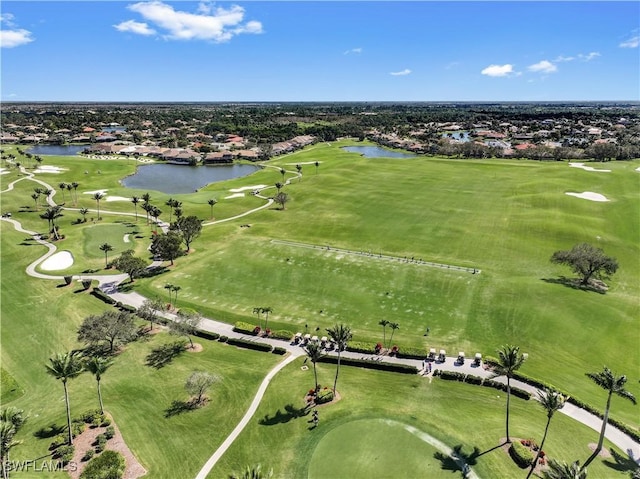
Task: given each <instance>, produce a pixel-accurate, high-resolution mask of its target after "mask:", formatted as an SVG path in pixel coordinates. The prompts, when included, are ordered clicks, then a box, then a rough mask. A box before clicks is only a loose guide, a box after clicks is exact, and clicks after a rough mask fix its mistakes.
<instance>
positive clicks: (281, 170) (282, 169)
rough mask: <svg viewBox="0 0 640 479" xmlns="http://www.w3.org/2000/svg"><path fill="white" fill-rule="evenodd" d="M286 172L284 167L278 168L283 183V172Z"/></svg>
mask: <svg viewBox="0 0 640 479" xmlns="http://www.w3.org/2000/svg"><path fill="white" fill-rule="evenodd" d="M285 173H286V171H285V170H284V168H280V174H281V175H282V182H283V183H284V174H285Z"/></svg>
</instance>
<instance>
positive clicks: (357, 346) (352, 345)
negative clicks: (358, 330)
mask: <svg viewBox="0 0 640 479" xmlns="http://www.w3.org/2000/svg"><path fill="white" fill-rule="evenodd" d="M345 349H346V350H347V351H351V352H353V353H362V354H376V345H375V344H374V345H373V346H372V345H371V343H363V342H359V341H350V342H348V343H347V347H346V348H345Z"/></svg>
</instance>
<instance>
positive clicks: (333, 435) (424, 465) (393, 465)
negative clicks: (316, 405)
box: [308, 419, 451, 479]
mask: <svg viewBox="0 0 640 479" xmlns="http://www.w3.org/2000/svg"><path fill="white" fill-rule="evenodd" d="M429 438H430V437H429V436H428V435H427V434H425V433H423V432H421V431H418V430H416V429H415V428H413V427H411V426H408V425H405V424H402V423H400V422H397V421H390V420H385V419H358V420H355V421H350V422H347V423H343V424H341V425H339V426H338V427H336V428H334V429H332V430H331V431H329V432H328V433H327V434H326V435H325V436H324V437H323V438H322V439H321V440H320V442H319V443H318V445H317V447H316V449H315V450H314V452H313V455H312V457H311V461H310V462H309V474H308V477H309V478H310V479H316V478H326V477H349V478H350V479H356V478H369V477H379V478H381V477H430V478H439V477H450V476H451V470H444V469H443V464H448V463H450V462H451V461H447V460H446V459H445V458H446V456H448V454H446V453H444V451H439V450H438V449H437V448H436V447H434V446H433V445H431V444H430V443H429V442H427V441H428V440H429ZM443 460H444V461H443Z"/></svg>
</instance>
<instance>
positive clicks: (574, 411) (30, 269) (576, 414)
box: [0, 167, 640, 479]
mask: <svg viewBox="0 0 640 479" xmlns="http://www.w3.org/2000/svg"><path fill="white" fill-rule="evenodd" d="M20 169H21V171H22V172H23V173H24V174H26V175H27V176H26V177H23V178H20V179H18V180H16V181H14V182H12V183H10V184H9V185H8V186H7V188H6V189H5V190H3V191H1V192H0V193H3V192H7V191H10V190H11V189H12V188H13V184H14V183H16V182H17V181H21V180H24V179H29V180H32V181H35V182H37V183H40V184H41V185H43V186H45V187H46V188H48V189H51V190H53V191H54V193H53V194H52V195H51V196H49V197H48V198H47V201H48V203H49V205H51V206H54V205H55V202H54V201H53V196H54V195H55V191H56V190H55V188H53V187H52V186H51V185H49V184H47V183H45V182H44V181H42V180H38V179H35V178H34V177H33V176H34V175H33V174H31V173H28V172H27V171H26V170H25V169H24V168H23V167H21V168H20ZM291 173H294V174H296V173H295V172H291ZM290 181H291V180H290V179H289V180H287V183H289V182H290ZM262 198H264V199H268V198H265V197H262ZM271 201H272V200H270V201H268V202H267V204H266V205H264V206H262V207H259V208H257V209H254V210H251V211H248V212H245V213H242V214H241V215H238V216H236V217H232V218H226V219H225V220H224V221H229V220H231V219H236V218H239V217H242V216H246V215H247V214H250V213H252V212H254V211H257V210H260V209H263V208H264V207H266V206H269V204H271ZM101 213H102V214H118V215H132V213H130V214H128V213H121V212H117V213H116V212H109V211H101ZM0 219H1V220H2V221H7V222H9V223H11V224H12V225H13V226H14V228H15V229H16V230H17V231H19V232H22V233H27V234H29V235H31V236H33V238H34V239H35V240H36V241H37V242H38V243H40V244H42V245H44V246H46V247H47V248H48V251H47V252H46V253H45V254H44V255H43V256H41V257H40V258H38V259H37V260H35V261H34V262H32V263H31V264H30V265H29V266H27V268H26V273H27V274H28V275H30V276H33V277H36V278H40V279H51V280H62V279H64V276H55V275H44V274H41V273H38V272H37V271H36V270H35V268H36V266H37V265H38V264H40V263H41V262H42V261H44V260H45V259H47V258H48V257H49V256H51V255H52V254H53V253H54V252H55V251H56V246H55V245H53V244H52V243H49V242H48V241H45V240H42V239H41V238H40V236H39V235H38V234H37V233H36V232H33V231H28V230H25V229H23V228H22V225H21V224H20V222H18V221H16V220H13V219H9V218H0ZM213 223H217V222H210V223H205V224H204V225H210V224H213ZM159 225H160V226H161V227H162V228H163V229H164V228H166V227H168V225H166V224H165V223H160V222H159ZM282 243H283V244H285V243H288V242H282ZM292 246H293V244H292ZM295 246H304V247H308V248H309V247H310V248H314V247H315V246H314V245H303V244H300V245H298V244H296V245H295ZM344 252H345V253H351V254H355V253H356V252H353V251H347V250H344ZM374 256H375V255H374ZM385 259H387V258H385ZM393 259H396V260H397V258H393ZM158 264H160V262H155V263H152V265H150V267H155V266H157V265H158ZM434 266H438V267H447V265H434ZM449 267H450V266H449ZM456 268H460V267H456ZM460 269H465V270H468V271H469V272H471V271H472V269H470V268H460ZM473 271H476V272H479V271H477V270H473ZM74 277H75V278H77V279H79V280H82V279H92V280H93V279H95V280H98V282H99V288H100V289H101V290H102V291H103V292H105V293H106V294H107V295H109V296H110V297H112V298H113V299H114V300H115V301H117V302H120V303H122V304H124V305H129V306H133V307H135V308H139V307H140V306H142V303H143V302H144V301H145V300H146V298H145V297H144V296H142V295H140V294H138V293H135V292H132V293H121V292H118V285H119V284H120V283H122V282H123V281H125V280H126V279H127V278H128V275H126V274H119V275H78V276H74ZM163 316H164V317H165V318H166V319H168V320H173V319H175V317H176V315H174V314H171V313H164V314H163ZM200 327H201V329H203V330H204V331H208V332H213V333H217V334H220V335H225V336H228V337H235V338H240V339H244V340H249V341H256V342H263V343H267V344H271V346H280V347H282V346H283V342H282V341H280V340H275V339H270V338H260V337H255V336H250V335H246V334H242V333H237V332H235V331H233V326H232V325H230V324H227V323H222V322H220V321H215V320H212V319H208V318H203V321H202V322H201V325H200ZM284 347H285V349H286V350H287V351H288V352H290V353H291V355H290V356H288V357H287V358H285V359H284V360H283V361H282V362H280V363H279V364H278V365H277V366H276V367H275V368H274V369H272V370H271V371H270V372H269V374H267V376H266V377H265V379H264V380H263V382H262V384H261V385H260V388H259V390H258V393H257V394H256V396H255V397H254V400H253V402H252V403H251V406H250V407H249V410H248V411H247V412H246V414H245V416H244V417H243V418H242V420H241V421H240V423H238V425H237V426H236V428H235V429H234V430H233V431H232V432H231V434H230V435H229V436H228V437H227V439H226V440H225V441H224V442H223V444H222V445H221V446H220V447H219V448H218V449H217V450H216V451H215V452H214V454H213V455H212V456H211V457H210V458H209V460H208V461H207V463H206V464H205V465H204V466H203V468H202V470H201V471H200V473H198V475H197V477H196V479H203V478H205V477H206V475H207V474H208V473H209V471H210V470H211V469H212V468H213V466H214V465H215V463H216V462H217V461H218V459H219V458H220V457H221V456H222V455H223V454H224V452H225V451H226V450H227V448H228V447H229V446H230V445H231V444H232V443H233V441H234V440H235V439H236V438H237V436H238V435H239V434H240V432H241V431H242V430H243V429H244V427H245V426H246V424H247V423H248V422H249V420H250V419H251V417H252V416H253V414H254V413H255V411H256V409H257V407H258V405H259V403H260V401H261V399H262V396H263V395H264V392H265V391H266V388H267V386H268V385H269V382H270V381H271V379H272V378H273V376H275V374H276V373H277V372H278V371H280V369H282V368H283V367H285V366H286V365H287V364H289V363H290V362H292V361H293V360H295V359H296V358H298V357H300V356H302V355H304V354H305V352H304V350H303V348H302V347H301V346H300V345H297V344H286V343H284ZM329 354H333V355H335V352H334V353H329ZM342 356H343V357H348V358H353V359H368V360H381V358H380V357H378V356H376V355H372V354H364V355H363V354H361V353H352V352H349V351H343V352H342ZM383 360H384V361H386V362H390V363H396V364H406V365H410V366H415V367H416V368H418V369H419V370H420V371H423V375H424V366H423V363H422V361H419V360H416V359H399V358H396V357H385V358H384V359H383ZM472 363H473V361H472V360H469V359H468V360H467V361H466V362H465V363H464V364H463V365H458V364H457V363H456V361H455V359H454V358H447V359H446V360H445V361H444V362H441V363H438V368H439V369H441V370H448V371H457V372H461V373H466V374H472V373H473V374H476V375H479V376H481V377H485V378H486V377H489V376H490V375H491V372H490V371H488V370H485V369H483V368H481V367H474V366H472ZM497 380H498V381H501V382H506V379H505V378H502V377H500V378H497ZM511 383H512V385H513V386H515V387H518V388H520V389H523V390H525V391H528V392H530V393H531V394H532V396H534V397H535V393H536V392H537V391H538V389H537V388H536V387H534V386H531V385H529V384H526V383H524V382H522V381H518V380H515V379H514V380H512V381H511ZM560 412H561V413H563V414H565V415H567V416H569V417H570V418H572V419H574V420H576V421H578V422H580V423H582V424H584V425H586V426H588V427H590V428H591V429H593V430H595V431H600V428H601V426H602V419H600V418H599V417H597V416H596V415H594V414H591V413H590V412H588V411H586V410H584V409H581V408H579V407H577V406H575V405H573V404H570V403H565V405H564V407H563V408H562V409H561V410H560ZM605 437H606V438H607V439H608V440H609V441H611V442H612V443H613V444H614V445H615V446H617V447H618V448H620V449H621V450H623V451H624V452H625V453H626V454H628V455H629V456H630V457H632V458H638V459H636V462H637V463H638V464H640V444H638V443H637V442H635V441H634V440H633V439H632V438H631V437H629V436H628V435H626V434H625V433H624V432H622V431H621V430H620V429H618V428H617V427H615V426H613V425H611V424H609V425H608V426H607V430H606V434H605ZM435 447H438V446H435ZM443 452H444V451H443ZM451 457H452V458H453V459H454V460H455V457H453V456H451ZM476 477H477V476H476Z"/></svg>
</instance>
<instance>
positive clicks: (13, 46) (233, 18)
mask: <svg viewBox="0 0 640 479" xmlns="http://www.w3.org/2000/svg"><path fill="white" fill-rule="evenodd" d="M639 18H640V6H639V4H638V2H629V1H600V0H594V1H590V0H589V1H582V0H577V1H543V2H531V1H486V0H482V1H475V2H474V1H456V2H445V1H330V2H321V1H244V2H243V1H237V2H234V1H231V2H215V3H214V2H212V1H210V0H200V1H171V0H125V1H95V2H94V1H88V0H79V1H74V2H65V3H63V2H61V1H59V0H50V1H43V2H24V1H18V0H6V1H3V2H2V14H1V15H0V25H1V29H0V47H2V56H1V69H2V72H1V73H2V85H1V86H0V101H3V102H8V101H19V102H96V101H99V102H104V103H110V102H111V103H113V102H118V103H119V102H150V103H158V102H171V103H191V102H197V103H200V102H260V103H262V102H275V103H277V102H294V103H295V102H315V103H326V102H340V103H344V102H392V103H397V102H403V103H409V102H446V103H463V102H466V103H470V102H474V103H492V102H500V103H502V102H564V103H566V102H590V101H596V102H597V101H600V102H605V101H606V102H620V101H623V102H627V101H640V88H639V87H638V85H640V55H638V49H639V48H640V21H639V20H638V19H639ZM398 97H402V98H403V99H402V100H398V99H397V98H398ZM51 98H55V100H50V99H51ZM229 98H233V99H234V100H229ZM255 98H259V99H260V100H255ZM317 98H324V99H323V100H317ZM372 98H374V99H375V100H371V99H372ZM603 98H607V99H610V98H625V99H628V100H602V99H603ZM96 99H98V100H96Z"/></svg>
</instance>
